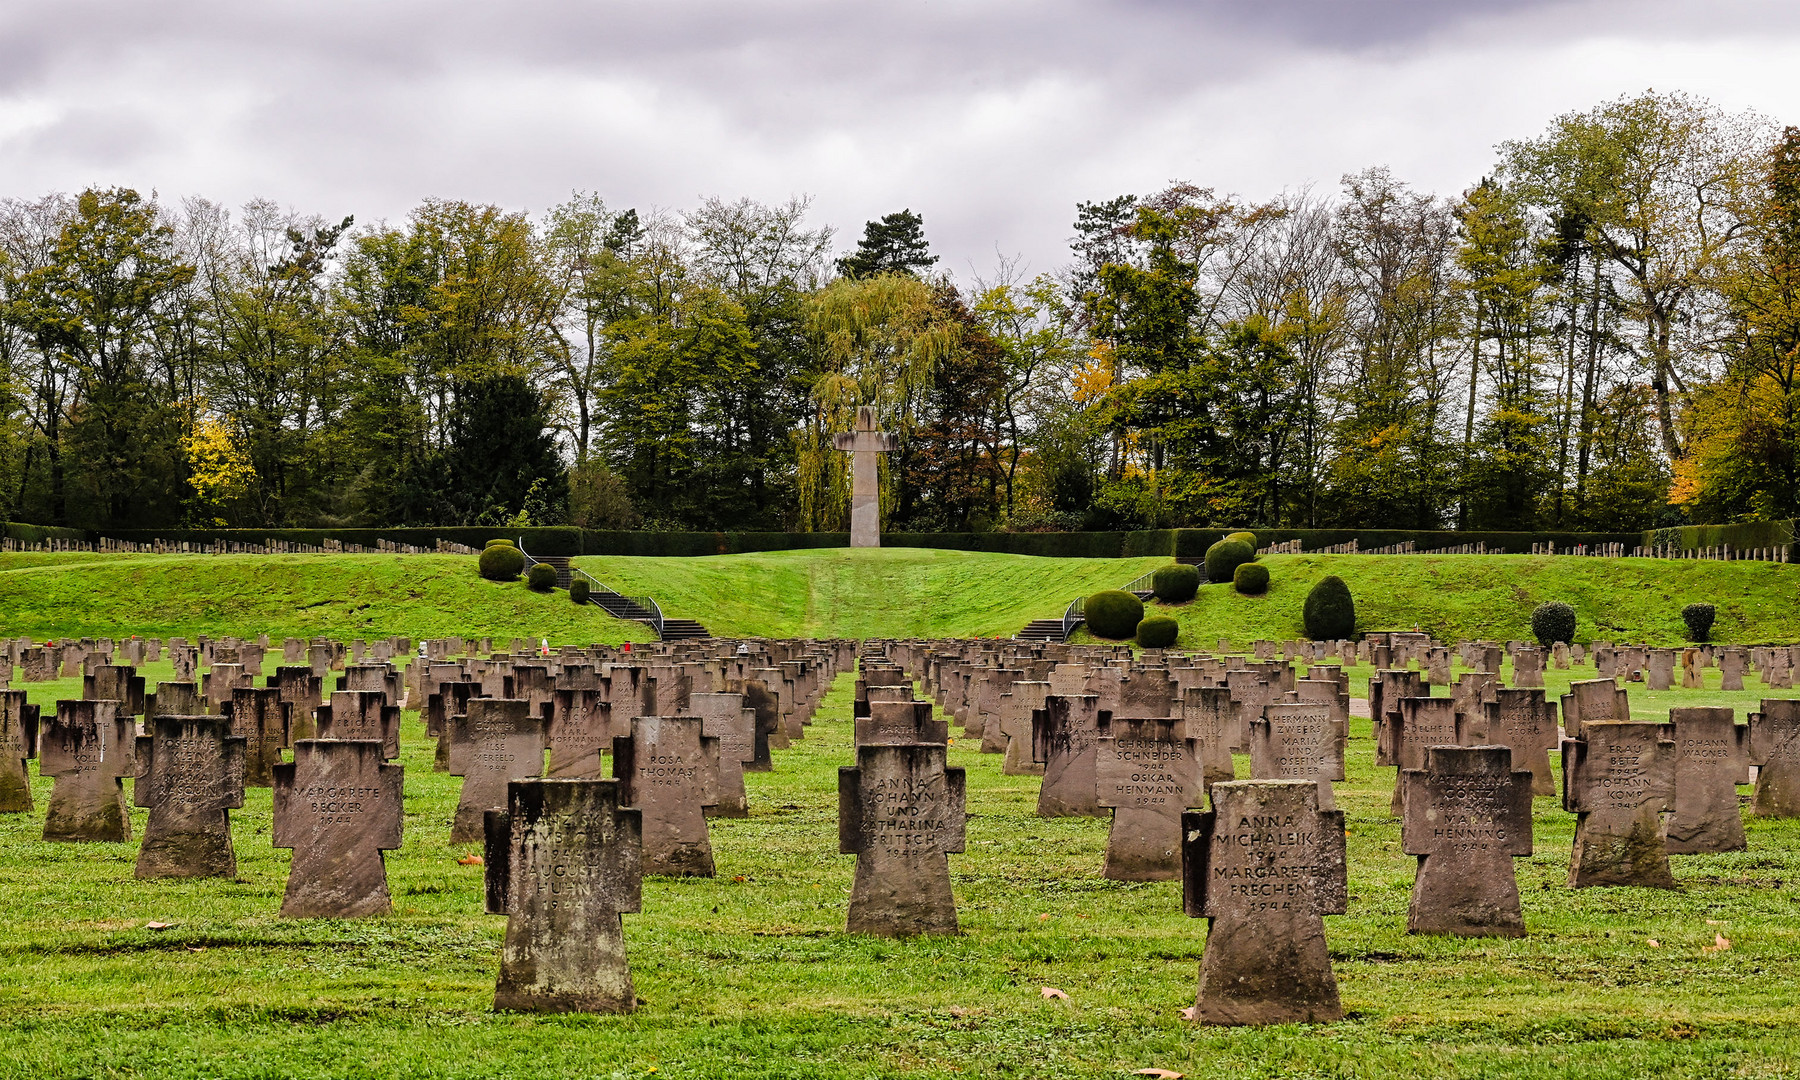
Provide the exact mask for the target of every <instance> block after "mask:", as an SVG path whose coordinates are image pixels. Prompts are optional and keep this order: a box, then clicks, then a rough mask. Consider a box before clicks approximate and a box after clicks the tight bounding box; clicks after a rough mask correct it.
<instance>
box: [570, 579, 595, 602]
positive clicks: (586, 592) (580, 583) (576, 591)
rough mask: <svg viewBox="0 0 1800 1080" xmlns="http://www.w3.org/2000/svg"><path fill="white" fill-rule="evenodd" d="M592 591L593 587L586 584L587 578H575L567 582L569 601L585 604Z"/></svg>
mask: <svg viewBox="0 0 1800 1080" xmlns="http://www.w3.org/2000/svg"><path fill="white" fill-rule="evenodd" d="M593 591H594V587H593V586H592V585H589V584H588V582H587V578H579V577H578V578H575V579H573V580H571V581H570V582H569V603H571V604H585V603H587V602H588V599H589V597H590V596H592V595H593Z"/></svg>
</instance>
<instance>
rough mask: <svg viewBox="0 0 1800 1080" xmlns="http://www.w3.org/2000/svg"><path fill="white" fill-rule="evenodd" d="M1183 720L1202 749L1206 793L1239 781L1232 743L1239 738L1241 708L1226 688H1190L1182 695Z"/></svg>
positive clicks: (1202, 780)
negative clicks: (1233, 759) (1222, 782)
mask: <svg viewBox="0 0 1800 1080" xmlns="http://www.w3.org/2000/svg"><path fill="white" fill-rule="evenodd" d="M1181 718H1182V722H1183V723H1184V724H1186V725H1187V733H1188V735H1190V736H1191V737H1193V738H1194V739H1196V740H1198V742H1199V747H1200V783H1201V786H1202V787H1204V788H1205V789H1206V790H1208V791H1211V790H1212V786H1213V785H1214V784H1216V783H1218V782H1220V781H1221V780H1235V779H1236V778H1237V776H1236V768H1237V765H1236V763H1235V762H1233V761H1232V760H1231V744H1232V742H1233V741H1234V740H1235V739H1236V737H1237V706H1236V705H1235V704H1234V703H1233V702H1232V700H1231V691H1230V689H1228V688H1227V687H1223V686H1190V687H1188V688H1187V689H1186V690H1183V691H1182V692H1181Z"/></svg>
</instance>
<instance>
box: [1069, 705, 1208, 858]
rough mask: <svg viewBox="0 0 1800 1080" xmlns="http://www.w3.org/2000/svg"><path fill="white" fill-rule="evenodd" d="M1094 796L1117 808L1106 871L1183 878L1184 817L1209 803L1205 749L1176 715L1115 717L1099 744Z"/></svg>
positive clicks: (1115, 809)
mask: <svg viewBox="0 0 1800 1080" xmlns="http://www.w3.org/2000/svg"><path fill="white" fill-rule="evenodd" d="M1094 774H1095V783H1096V784H1097V785H1098V787H1097V798H1096V801H1097V802H1098V803H1099V804H1100V805H1101V806H1110V807H1112V812H1113V816H1112V828H1111V829H1110V830H1108V831H1107V834H1106V864H1105V869H1104V871H1103V873H1104V875H1105V876H1106V877H1108V878H1111V879H1112V880H1114V881H1173V880H1175V879H1176V878H1178V877H1180V876H1181V815H1182V814H1183V813H1184V812H1185V811H1186V810H1187V809H1188V808H1189V807H1190V806H1194V805H1198V804H1200V803H1202V802H1204V801H1205V791H1204V789H1203V788H1202V787H1201V784H1200V748H1199V747H1198V746H1197V745H1196V740H1194V739H1193V738H1192V737H1190V736H1188V734H1187V730H1186V725H1185V724H1184V723H1183V722H1182V721H1181V720H1179V719H1174V720H1171V719H1167V718H1162V717H1127V718H1116V717H1115V718H1114V719H1113V720H1112V721H1111V722H1110V723H1108V724H1107V726H1106V727H1105V728H1103V729H1101V732H1100V737H1099V738H1098V739H1097V740H1096V742H1095V751H1094Z"/></svg>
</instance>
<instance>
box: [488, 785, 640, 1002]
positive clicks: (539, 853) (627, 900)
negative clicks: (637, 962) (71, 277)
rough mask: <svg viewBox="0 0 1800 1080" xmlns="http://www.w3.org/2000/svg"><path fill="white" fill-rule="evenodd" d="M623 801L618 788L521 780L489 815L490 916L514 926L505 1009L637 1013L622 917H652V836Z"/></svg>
mask: <svg viewBox="0 0 1800 1080" xmlns="http://www.w3.org/2000/svg"><path fill="white" fill-rule="evenodd" d="M621 801H622V794H621V792H620V787H619V783H618V781H616V780H597V779H563V780H514V781H511V782H510V783H508V784H507V790H506V809H504V810H489V811H487V813H486V815H485V816H484V820H483V826H484V831H485V839H486V844H485V855H486V858H485V862H486V863H487V867H486V875H487V911H488V914H490V915H505V916H506V937H505V939H504V941H503V942H502V944H501V946H500V977H499V979H498V981H496V983H495V984H494V1008H495V1009H497V1010H502V1011H509V1010H510V1011H517V1012H591V1013H623V1012H630V1011H631V1010H632V1009H633V1008H635V1007H636V1005H637V995H636V994H635V993H634V991H633V989H632V985H631V968H630V967H629V965H628V964H627V963H626V959H625V934H624V928H623V927H622V925H621V921H620V918H619V916H620V915H622V914H630V913H636V912H638V911H640V910H642V906H643V905H642V901H643V869H642V862H641V850H642V841H641V832H642V826H641V821H640V814H639V812H638V811H637V810H635V809H628V808H626V807H624V806H621V805H620V803H621Z"/></svg>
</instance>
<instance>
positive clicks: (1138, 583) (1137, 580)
mask: <svg viewBox="0 0 1800 1080" xmlns="http://www.w3.org/2000/svg"><path fill="white" fill-rule="evenodd" d="M1156 569H1157V570H1160V569H1162V567H1160V566H1159V567H1157V568H1156ZM1155 576H1156V570H1151V571H1150V572H1148V573H1144V574H1139V575H1138V576H1137V577H1134V578H1132V579H1131V580H1130V581H1128V582H1126V583H1125V584H1123V585H1121V586H1119V591H1120V592H1137V591H1138V590H1139V589H1144V590H1148V589H1149V588H1150V579H1152V578H1154V577H1155Z"/></svg>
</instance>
